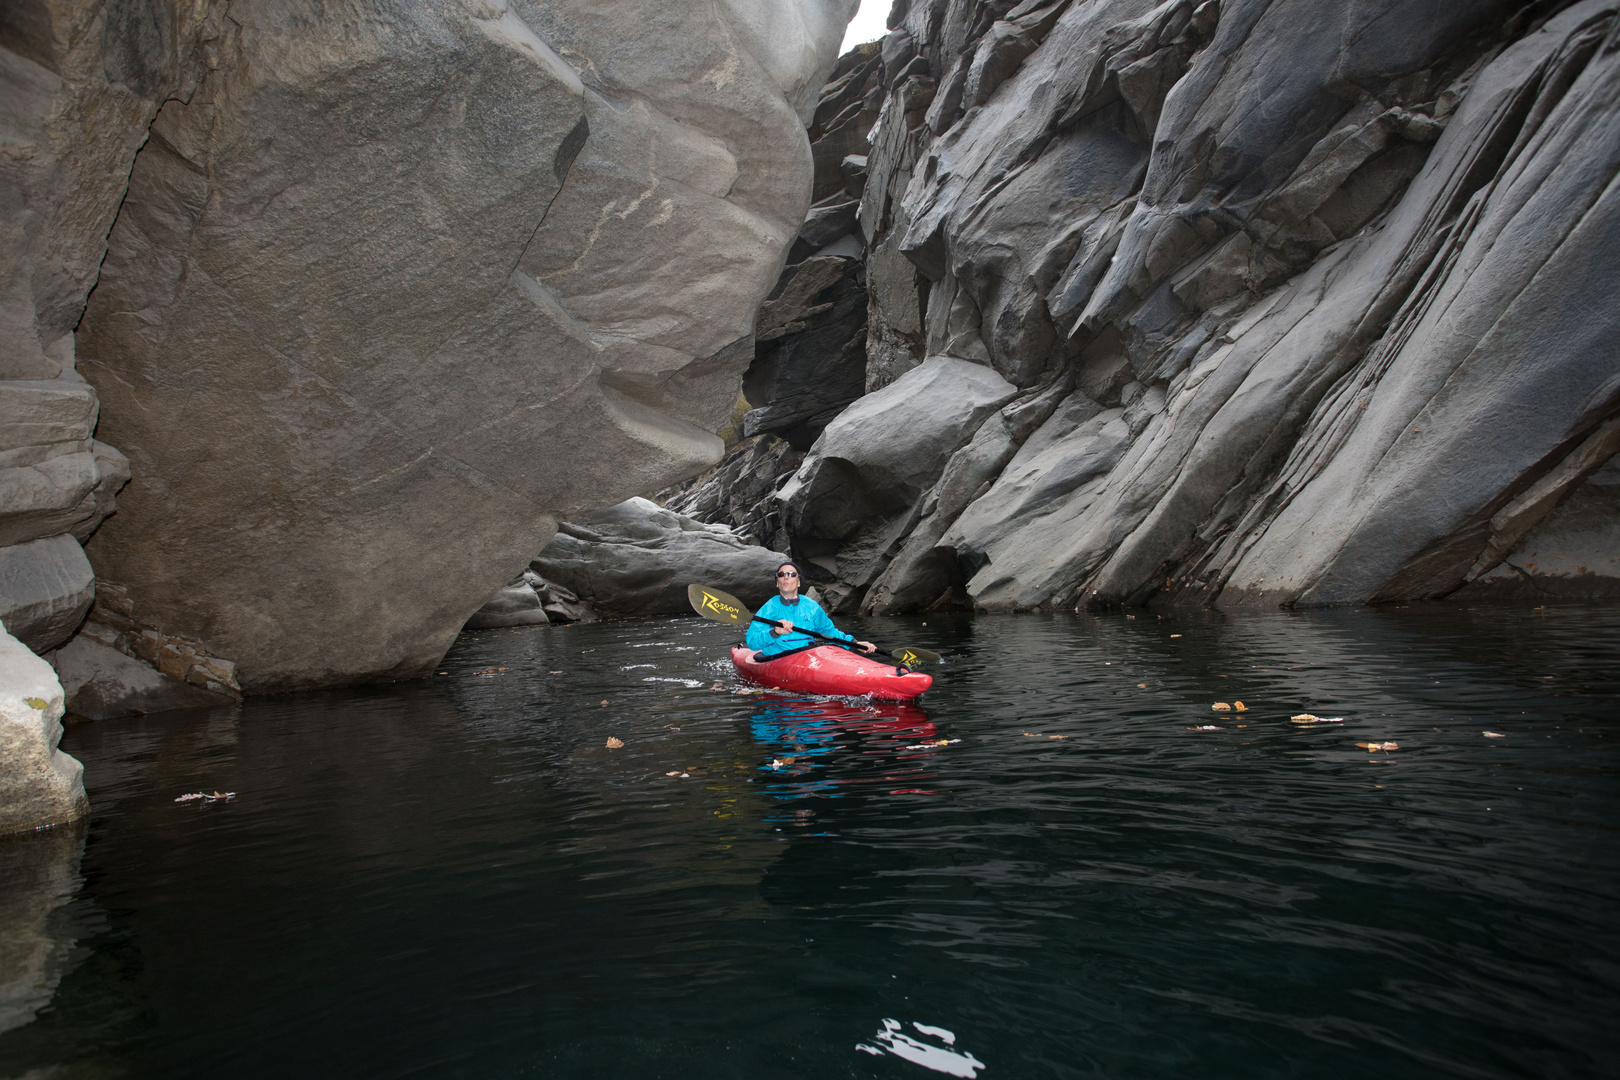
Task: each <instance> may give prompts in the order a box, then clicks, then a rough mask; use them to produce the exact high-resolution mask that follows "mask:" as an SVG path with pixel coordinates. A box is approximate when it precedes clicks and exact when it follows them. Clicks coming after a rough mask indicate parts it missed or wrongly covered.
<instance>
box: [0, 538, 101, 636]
mask: <svg viewBox="0 0 1620 1080" xmlns="http://www.w3.org/2000/svg"><path fill="white" fill-rule="evenodd" d="M95 598H96V575H95V572H94V571H92V570H91V569H90V560H89V559H86V558H85V557H84V549H83V548H81V547H79V543H78V541H76V540H74V539H73V537H71V536H52V537H49V538H47V539H44V540H31V541H29V542H28V543H26V544H16V545H13V546H11V547H3V548H0V622H3V623H5V627H6V630H7V631H9V632H10V633H11V634H12V635H13V636H14V637H16V638H17V639H18V640H20V641H21V642H22V643H23V644H24V645H27V646H28V647H29V648H30V649H33V650H34V651H35V652H41V653H42V652H46V651H48V650H50V649H54V648H55V647H56V646H58V645H60V644H61V643H62V642H64V641H66V640H67V639H68V637H69V636H70V635H71V634H72V633H73V631H74V630H75V629H77V627H78V625H79V623H81V622H83V621H84V616H85V613H86V612H88V611H89V610H90V605H91V604H92V603H93V602H94V601H95Z"/></svg>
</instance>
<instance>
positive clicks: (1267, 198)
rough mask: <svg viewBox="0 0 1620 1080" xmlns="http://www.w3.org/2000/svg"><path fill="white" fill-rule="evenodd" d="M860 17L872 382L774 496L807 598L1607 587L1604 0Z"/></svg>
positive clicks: (1609, 138) (1258, 597)
mask: <svg viewBox="0 0 1620 1080" xmlns="http://www.w3.org/2000/svg"><path fill="white" fill-rule="evenodd" d="M891 26H892V28H893V32H892V33H891V34H890V35H889V37H888V38H887V39H885V41H884V43H883V45H882V50H881V51H882V54H883V56H884V57H885V59H886V60H887V59H888V58H890V57H893V58H894V63H893V64H886V65H885V68H884V71H883V85H884V87H885V96H884V100H883V104H882V108H881V111H880V116H879V119H878V121H877V123H876V125H875V127H874V128H873V130H872V132H871V134H870V141H871V145H870V149H869V152H868V154H867V156H866V157H867V160H866V162H865V177H864V188H863V194H862V199H861V202H860V206H859V214H858V220H859V224H860V227H861V230H862V234H863V238H864V239H865V241H866V246H867V256H866V276H867V287H868V294H869V302H870V307H869V312H870V320H869V325H868V327H867V340H868V345H867V370H866V376H867V388H868V390H869V391H872V393H870V396H868V397H865V398H862V399H861V400H860V401H859V402H857V403H855V404H854V405H852V406H851V407H850V408H849V409H848V410H846V411H845V412H844V413H843V414H842V415H841V416H840V417H839V418H838V419H837V420H835V421H833V422H832V424H830V425H829V426H828V427H827V428H826V430H825V432H824V433H823V435H822V436H821V437H820V439H819V441H818V442H817V443H816V444H815V445H814V446H813V447H812V448H811V450H810V452H809V454H808V456H807V458H806V460H805V461H804V463H803V464H802V466H801V468H800V470H799V472H798V474H797V476H796V478H795V479H794V480H793V481H792V482H790V483H789V484H787V485H786V486H785V488H784V490H783V491H782V501H781V513H782V515H783V517H784V519H785V520H786V521H787V523H788V531H789V533H790V536H791V542H792V546H793V550H794V552H795V553H796V554H798V555H801V556H804V557H806V558H808V559H810V560H812V561H814V562H815V563H816V564H817V565H819V566H820V567H822V569H823V571H824V572H825V573H826V574H827V577H828V580H827V591H828V593H829V596H831V597H832V598H834V600H835V602H836V603H837V604H838V605H839V606H840V607H841V608H842V609H844V610H853V609H862V610H865V611H868V612H892V611H903V610H912V609H916V608H919V607H925V606H928V605H931V604H935V603H949V602H953V601H957V602H970V603H972V604H973V605H975V606H977V607H980V608H986V609H1028V608H1072V607H1074V606H1076V605H1077V604H1120V603H1123V604H1141V603H1149V602H1170V603H1175V602H1190V603H1200V604H1216V605H1221V606H1233V605H1243V604H1260V605H1277V604H1284V605H1288V604H1341V603H1360V602H1369V601H1371V602H1378V601H1388V600H1395V599H1407V598H1432V597H1443V596H1447V595H1451V594H1453V593H1455V592H1457V590H1459V589H1462V590H1464V594H1467V595H1480V594H1482V593H1485V592H1490V591H1494V592H1496V593H1501V594H1507V593H1512V592H1514V591H1516V590H1519V591H1524V590H1528V591H1530V593H1531V594H1533V595H1538V596H1543V595H1549V594H1558V593H1564V594H1568V595H1580V596H1587V595H1604V594H1612V591H1613V590H1612V586H1611V585H1609V584H1606V583H1605V582H1607V581H1610V580H1613V579H1615V578H1616V575H1617V573H1620V571H1617V570H1616V563H1615V559H1616V558H1617V557H1620V549H1617V537H1616V534H1615V531H1614V529H1613V528H1612V525H1611V524H1609V523H1607V522H1606V520H1605V516H1604V515H1605V513H1606V508H1607V507H1608V506H1609V505H1610V502H1609V500H1610V499H1611V498H1612V480H1608V481H1605V478H1606V477H1609V476H1610V473H1607V472H1603V471H1601V470H1603V469H1604V466H1605V463H1606V462H1608V461H1610V460H1611V459H1612V457H1613V455H1614V454H1615V451H1616V449H1617V448H1620V441H1617V440H1620V435H1617V429H1616V427H1615V424H1616V422H1617V417H1620V352H1617V350H1616V346H1615V342H1616V341H1617V340H1620V336H1617V333H1616V331H1617V329H1620V327H1617V323H1620V309H1617V308H1616V307H1615V305H1614V304H1613V303H1612V302H1610V300H1609V298H1608V297H1607V295H1606V291H1607V289H1608V282H1609V281H1610V280H1611V278H1612V277H1613V271H1614V269H1615V267H1614V266H1613V265H1611V264H1613V263H1615V261H1616V260H1617V259H1620V235H1617V232H1616V230H1617V228H1620V215H1617V210H1616V208H1617V206H1620V203H1616V199H1615V196H1614V187H1613V181H1614V177H1615V175H1616V172H1617V166H1620V157H1617V155H1620V129H1617V126H1616V125H1617V124H1620V108H1617V107H1616V106H1617V104H1620V102H1617V100H1616V99H1617V96H1620V51H1617V50H1616V49H1615V48H1614V47H1613V44H1614V42H1615V41H1616V40H1620V11H1617V9H1616V6H1615V5H1614V4H1612V3H1605V2H1599V0H1586V2H1581V3H1567V2H1566V3H1540V4H1519V3H1502V2H1492V0H1471V2H1467V3H1445V4H1440V3H1434V2H1431V0H1389V2H1385V3H1380V4H1376V5H1343V4H1337V3H1327V2H1323V0H1225V2H1217V0H1203V2H1194V0H1165V2H1162V3H1153V2H1150V0H1090V2H1083V0H1073V2H1070V0H1053V2H1044V3H1043V2H1040V0H1026V2H1023V3H1013V2H986V0H911V2H910V3H907V2H906V0H900V2H899V3H897V4H896V6H895V11H894V14H893V15H892V16H891ZM970 368H971V369H973V370H975V371H977V372H980V373H981V374H980V375H979V377H978V380H979V383H982V384H984V386H983V387H982V389H981V390H980V393H981V395H982V396H980V397H973V396H972V395H968V394H966V393H965V392H964V394H963V395H962V396H961V398H960V400H958V397H957V395H954V394H941V395H939V400H940V402H941V404H940V405H939V406H938V409H939V411H938V412H937V413H936V412H927V410H924V411H925V412H927V414H926V415H920V414H919V408H921V406H920V405H919V404H918V402H920V400H921V399H920V392H921V391H922V390H923V388H924V386H925V385H932V383H933V382H934V381H935V380H937V379H939V378H940V377H941V376H942V375H943V373H944V372H946V371H951V372H960V373H963V374H960V375H955V376H953V377H955V378H965V373H966V372H967V370H968V369H970ZM925 372H931V373H929V374H927V375H924V373H925ZM992 380H993V381H995V382H998V383H1001V384H1002V385H1003V386H1004V387H1005V388H1004V389H1001V390H997V391H996V392H994V393H991V392H990V389H989V384H990V382H991V381H992ZM975 385H978V384H977V383H976V384H975ZM947 401H948V404H946V402H947ZM970 401H972V402H982V411H981V406H977V405H975V406H971V407H970V405H969V402H970ZM928 408H933V407H932V406H929V407H928ZM913 444H916V445H913ZM900 470H906V471H907V473H906V475H905V476H904V477H903V478H901V477H900V475H899V473H900ZM1541 551H1546V552H1553V553H1555V554H1553V555H1542V556H1533V555H1532V554H1531V553H1532V552H1541ZM1538 558H1540V559H1541V560H1543V561H1542V562H1540V563H1538V565H1540V566H1542V567H1543V568H1546V567H1547V566H1552V565H1555V566H1556V567H1557V568H1558V569H1557V570H1556V571H1555V572H1549V573H1545V574H1542V575H1540V576H1534V571H1532V570H1531V569H1530V567H1529V566H1528V564H1529V563H1531V562H1537V559H1538ZM1566 564H1567V565H1566ZM1515 567H1517V568H1519V570H1515V569H1513V568H1515ZM1520 570H1522V571H1524V573H1520Z"/></svg>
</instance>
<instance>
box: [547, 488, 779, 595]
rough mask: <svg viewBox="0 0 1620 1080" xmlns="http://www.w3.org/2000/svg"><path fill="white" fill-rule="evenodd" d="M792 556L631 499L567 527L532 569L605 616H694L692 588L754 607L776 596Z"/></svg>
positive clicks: (558, 534)
mask: <svg viewBox="0 0 1620 1080" xmlns="http://www.w3.org/2000/svg"><path fill="white" fill-rule="evenodd" d="M785 558H786V556H785V555H782V554H781V553H779V552H775V551H770V550H768V549H766V548H762V547H756V546H754V545H751V544H747V543H745V542H744V541H743V540H742V539H740V538H739V537H737V536H736V535H735V534H733V533H732V531H731V530H730V529H729V528H727V527H725V526H723V525H706V524H704V523H703V522H700V521H695V520H693V519H692V518H689V517H684V516H682V515H680V514H676V513H672V512H671V511H669V510H665V509H663V508H661V507H660V506H658V504H657V503H654V502H651V501H650V500H647V499H641V498H636V499H629V500H627V501H625V502H622V503H620V504H618V505H617V506H610V507H608V508H607V509H606V510H598V511H596V512H595V513H592V514H585V515H582V516H580V517H579V518H577V519H575V520H574V521H571V522H564V523H563V525H562V526H561V527H560V528H559V530H558V532H557V535H556V536H555V537H553V538H552V540H551V543H549V544H547V545H546V548H545V550H544V551H542V552H541V553H540V555H539V557H538V558H536V559H535V560H534V568H535V570H536V571H538V572H539V573H540V574H541V575H542V576H544V578H545V579H546V580H547V581H549V582H555V583H557V584H560V585H562V586H563V587H565V588H567V589H570V590H572V591H573V592H574V593H576V594H578V596H579V598H580V600H582V601H583V602H585V603H586V604H588V605H589V606H590V607H591V608H592V609H593V610H595V611H597V612H599V613H600V614H602V615H605V616H615V617H620V618H623V617H627V616H637V615H673V614H680V613H683V612H689V611H691V605H690V604H689V603H688V602H687V597H686V587H687V586H688V585H691V584H694V583H697V584H703V585H709V586H712V587H714V588H717V589H721V590H724V591H725V592H729V593H731V594H733V595H734V596H736V597H737V598H738V599H739V600H741V601H743V602H744V603H745V604H748V605H749V606H751V607H757V606H759V605H760V604H763V603H764V602H765V601H766V600H767V599H768V598H769V597H770V596H771V594H772V592H773V591H774V590H775V580H774V575H775V572H776V568H777V566H778V565H780V564H781V562H782V561H783V559H785Z"/></svg>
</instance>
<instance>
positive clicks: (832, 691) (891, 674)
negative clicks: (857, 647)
mask: <svg viewBox="0 0 1620 1080" xmlns="http://www.w3.org/2000/svg"><path fill="white" fill-rule="evenodd" d="M755 655H756V654H755V652H754V650H752V649H745V648H741V647H737V648H733V649H732V650H731V663H732V664H733V666H735V667H736V669H737V674H738V675H741V676H742V677H743V678H745V679H747V680H748V681H749V682H752V683H758V684H759V685H760V686H769V687H772V688H773V689H777V690H796V691H798V692H799V693H802V694H827V695H829V696H835V697H863V696H867V695H870V696H871V697H874V698H878V699H879V700H882V701H910V700H911V699H913V698H915V697H917V696H918V695H920V694H921V693H922V692H923V691H924V690H927V689H928V688H929V687H930V686H933V685H934V677H933V676H932V675H924V674H922V673H921V672H917V671H903V669H901V668H897V667H895V666H894V665H892V664H880V663H878V662H877V661H876V660H869V659H867V658H866V657H864V656H857V655H856V654H855V653H852V652H850V651H849V650H848V649H844V648H840V647H839V646H837V645H812V646H810V647H809V648H807V649H795V650H793V651H792V652H786V653H782V654H781V655H780V656H775V657H772V658H770V659H768V660H764V661H759V660H755V659H754V657H755Z"/></svg>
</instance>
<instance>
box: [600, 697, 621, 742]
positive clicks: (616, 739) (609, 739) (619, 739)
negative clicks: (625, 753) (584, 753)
mask: <svg viewBox="0 0 1620 1080" xmlns="http://www.w3.org/2000/svg"><path fill="white" fill-rule="evenodd" d="M603 704H606V702H604V703H603ZM623 745H624V740H623V739H621V738H618V737H617V736H614V735H609V736H608V741H607V748H608V749H609V750H617V749H618V748H619V747H621V746H623Z"/></svg>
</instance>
